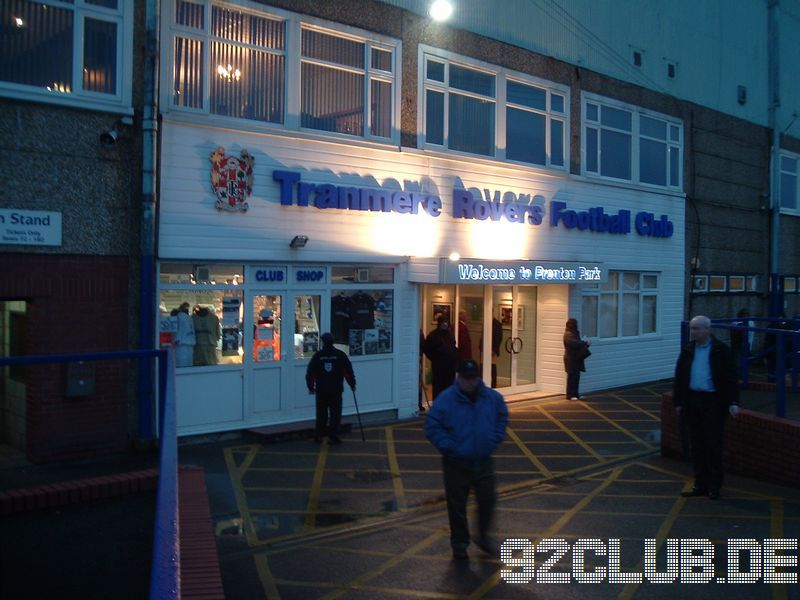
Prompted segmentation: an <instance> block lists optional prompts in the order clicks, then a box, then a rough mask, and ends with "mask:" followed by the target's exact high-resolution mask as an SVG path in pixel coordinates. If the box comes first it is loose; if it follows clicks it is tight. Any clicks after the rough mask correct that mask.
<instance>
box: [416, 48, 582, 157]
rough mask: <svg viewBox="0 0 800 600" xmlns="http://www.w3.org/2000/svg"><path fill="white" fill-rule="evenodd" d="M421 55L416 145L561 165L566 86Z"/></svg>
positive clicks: (426, 52) (430, 52)
mask: <svg viewBox="0 0 800 600" xmlns="http://www.w3.org/2000/svg"><path fill="white" fill-rule="evenodd" d="M420 53H421V63H420V64H422V65H423V73H422V92H423V93H422V94H421V96H420V97H421V98H424V111H421V113H422V117H421V118H422V124H421V131H422V134H421V136H420V146H424V147H441V148H444V149H447V150H455V151H459V152H467V153H470V154H477V155H481V156H489V157H492V158H498V159H501V160H511V161H516V162H520V163H527V164H532V165H538V166H543V167H557V168H564V167H565V162H566V143H567V139H568V136H567V123H568V116H567V114H566V107H567V106H568V103H569V100H568V90H567V89H566V88H563V87H560V86H557V85H555V84H552V83H547V82H543V81H540V80H538V79H534V78H531V77H528V76H525V75H523V74H520V73H512V72H509V71H506V70H504V69H500V68H497V67H492V66H491V65H485V64H482V63H477V62H475V61H468V60H466V59H463V58H459V57H455V56H454V55H452V54H450V53H448V52H444V51H440V50H435V49H432V48H422V49H421V50H420Z"/></svg>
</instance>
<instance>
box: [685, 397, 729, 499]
mask: <svg viewBox="0 0 800 600" xmlns="http://www.w3.org/2000/svg"><path fill="white" fill-rule="evenodd" d="M684 410H685V411H686V424H687V425H688V427H689V442H690V444H691V452H692V466H693V467H694V485H695V487H697V488H698V489H701V490H710V491H719V489H720V487H722V445H723V442H724V434H725V418H726V414H725V413H720V410H719V403H718V402H717V398H716V395H715V394H713V393H701V392H692V391H690V392H689V396H688V398H687V401H686V406H685V407H684Z"/></svg>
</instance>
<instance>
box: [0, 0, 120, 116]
mask: <svg viewBox="0 0 800 600" xmlns="http://www.w3.org/2000/svg"><path fill="white" fill-rule="evenodd" d="M132 4H133V3H131V2H124V1H123V0H61V1H58V0H37V1H34V0H0V57H2V58H0V89H2V91H3V94H4V95H8V96H13V97H19V98H23V99H31V100H33V99H39V100H43V101H46V102H55V103H62V104H70V105H80V106H83V107H89V108H92V107H93V105H95V106H97V107H98V108H108V107H109V105H122V104H128V105H129V104H130V96H131V94H130V89H131V87H130V86H131V84H130V66H129V65H130V62H131V39H130V38H131V35H132Z"/></svg>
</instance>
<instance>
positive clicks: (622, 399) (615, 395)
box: [611, 394, 661, 421]
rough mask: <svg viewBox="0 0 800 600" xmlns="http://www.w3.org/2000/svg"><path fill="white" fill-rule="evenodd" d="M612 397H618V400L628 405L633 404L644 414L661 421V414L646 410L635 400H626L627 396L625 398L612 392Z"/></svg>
mask: <svg viewBox="0 0 800 600" xmlns="http://www.w3.org/2000/svg"><path fill="white" fill-rule="evenodd" d="M611 397H612V398H614V399H616V400H619V401H620V402H623V403H625V404H627V405H628V406H632V407H633V408H635V409H636V410H637V411H638V412H643V413H644V414H646V415H647V416H648V417H650V418H651V419H653V420H655V421H661V416H660V415H655V414H653V413H651V412H650V411H649V410H645V409H643V408H642V407H641V406H637V405H636V404H634V403H633V402H629V401H628V400H626V399H625V398H623V397H622V396H620V395H619V394H611Z"/></svg>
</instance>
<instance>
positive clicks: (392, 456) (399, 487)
mask: <svg viewBox="0 0 800 600" xmlns="http://www.w3.org/2000/svg"><path fill="white" fill-rule="evenodd" d="M386 459H387V460H388V461H389V472H390V473H391V474H392V485H393V486H394V499H395V501H396V502H397V510H398V511H400V512H404V511H406V510H408V503H407V502H406V494H405V492H404V491H403V478H402V477H401V476H400V464H399V463H398V462H397V453H396V452H395V447H394V431H392V428H391V427H387V428H386Z"/></svg>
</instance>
